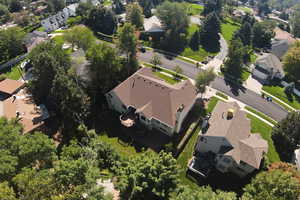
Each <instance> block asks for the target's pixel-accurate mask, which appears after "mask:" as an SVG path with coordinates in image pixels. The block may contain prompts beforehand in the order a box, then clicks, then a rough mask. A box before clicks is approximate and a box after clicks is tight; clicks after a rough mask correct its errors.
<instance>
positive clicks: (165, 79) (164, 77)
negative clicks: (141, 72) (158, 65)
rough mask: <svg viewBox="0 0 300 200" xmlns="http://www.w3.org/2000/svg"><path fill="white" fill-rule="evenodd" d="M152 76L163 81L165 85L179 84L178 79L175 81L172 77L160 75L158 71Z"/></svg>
mask: <svg viewBox="0 0 300 200" xmlns="http://www.w3.org/2000/svg"><path fill="white" fill-rule="evenodd" d="M154 74H155V75H156V76H157V77H159V78H161V79H163V80H164V81H166V82H167V83H170V84H172V85H174V84H176V83H179V82H180V79H175V78H174V77H173V76H168V75H166V74H163V73H161V72H160V71H156V72H154Z"/></svg>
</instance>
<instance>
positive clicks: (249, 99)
mask: <svg viewBox="0 0 300 200" xmlns="http://www.w3.org/2000/svg"><path fill="white" fill-rule="evenodd" d="M221 49H223V48H221ZM225 51H227V50H225V49H224V51H221V52H220V54H218V55H217V56H218V59H223V58H224V57H225V56H226V55H227V52H225ZM157 54H158V55H159V56H160V57H161V62H162V64H161V66H162V67H164V68H167V69H171V70H172V69H174V68H175V66H176V65H179V66H180V67H181V68H182V70H183V74H184V75H186V76H188V77H189V78H192V79H196V77H197V74H198V72H200V69H199V68H196V66H195V64H191V63H188V62H185V61H183V60H180V59H177V58H174V57H169V56H165V55H163V54H160V53H157ZM153 55H154V52H153V51H150V50H147V51H146V52H145V53H141V52H139V53H138V59H139V60H141V61H144V62H150V61H151V58H152V57H153ZM211 86H212V88H214V89H217V90H219V91H222V92H223V93H225V94H227V95H228V96H230V97H233V98H235V99H237V100H239V101H241V102H243V103H245V104H247V105H249V106H251V107H253V108H255V109H257V110H258V111H260V112H262V113H264V114H266V115H268V116H269V117H271V118H273V119H274V120H276V121H280V120H281V119H283V118H285V116H286V115H287V114H288V112H287V111H286V110H285V109H283V108H282V107H280V106H279V105H278V104H276V103H274V102H267V101H266V100H264V99H263V98H262V97H261V96H260V95H259V94H257V93H255V92H253V91H251V90H249V89H246V88H241V87H238V86H236V85H232V84H228V83H226V82H225V80H224V79H223V78H222V77H217V78H216V79H215V80H214V82H213V83H212V84H211Z"/></svg>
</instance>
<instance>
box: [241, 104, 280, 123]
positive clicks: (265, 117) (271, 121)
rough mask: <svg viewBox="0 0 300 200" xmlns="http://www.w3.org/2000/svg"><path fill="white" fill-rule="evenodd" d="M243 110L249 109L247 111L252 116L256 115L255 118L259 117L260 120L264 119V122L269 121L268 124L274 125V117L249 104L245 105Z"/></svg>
mask: <svg viewBox="0 0 300 200" xmlns="http://www.w3.org/2000/svg"><path fill="white" fill-rule="evenodd" d="M245 110H246V111H249V112H248V113H249V114H252V115H254V116H256V117H257V118H259V119H261V121H264V122H269V123H270V124H269V125H270V126H274V125H276V124H277V121H275V120H274V119H272V118H270V117H268V116H267V115H265V114H264V113H262V112H260V111H258V110H256V109H254V108H252V107H250V106H245Z"/></svg>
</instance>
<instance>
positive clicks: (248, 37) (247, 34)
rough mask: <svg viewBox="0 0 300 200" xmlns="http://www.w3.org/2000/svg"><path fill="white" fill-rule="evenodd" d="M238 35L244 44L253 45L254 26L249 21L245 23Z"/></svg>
mask: <svg viewBox="0 0 300 200" xmlns="http://www.w3.org/2000/svg"><path fill="white" fill-rule="evenodd" d="M237 36H238V37H239V38H240V39H241V41H242V43H243V45H248V46H251V43H252V27H251V25H250V24H249V23H248V22H245V23H243V25H242V26H241V28H240V29H239V30H238V32H237Z"/></svg>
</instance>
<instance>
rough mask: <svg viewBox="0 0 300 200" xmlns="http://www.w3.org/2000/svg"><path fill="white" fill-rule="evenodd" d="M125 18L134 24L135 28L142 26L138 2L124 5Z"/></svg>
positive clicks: (140, 9) (142, 20) (141, 13)
mask: <svg viewBox="0 0 300 200" xmlns="http://www.w3.org/2000/svg"><path fill="white" fill-rule="evenodd" d="M126 18H127V21H128V22H130V23H131V24H132V25H134V26H135V28H137V29H141V28H143V25H144V17H143V11H142V8H141V7H140V6H139V4H136V3H131V4H129V5H127V7H126Z"/></svg>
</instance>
